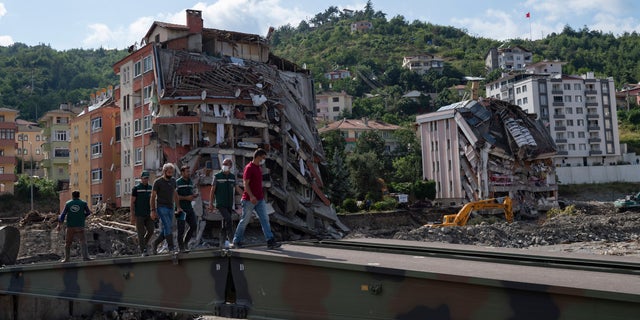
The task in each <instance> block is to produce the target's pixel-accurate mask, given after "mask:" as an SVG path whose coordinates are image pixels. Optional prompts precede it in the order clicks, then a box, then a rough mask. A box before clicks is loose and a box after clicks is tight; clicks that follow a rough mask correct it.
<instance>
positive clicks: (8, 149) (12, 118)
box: [0, 108, 18, 194]
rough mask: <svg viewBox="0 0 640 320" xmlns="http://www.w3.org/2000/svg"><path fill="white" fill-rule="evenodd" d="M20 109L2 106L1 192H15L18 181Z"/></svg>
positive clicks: (0, 144)
mask: <svg viewBox="0 0 640 320" xmlns="http://www.w3.org/2000/svg"><path fill="white" fill-rule="evenodd" d="M17 117H18V111H17V110H14V109H9V108H0V194H3V193H13V189H14V185H15V182H16V178H17V177H16V175H15V173H14V172H15V169H16V162H17V161H16V150H17V147H16V131H17V130H18V126H17V124H16V118H17Z"/></svg>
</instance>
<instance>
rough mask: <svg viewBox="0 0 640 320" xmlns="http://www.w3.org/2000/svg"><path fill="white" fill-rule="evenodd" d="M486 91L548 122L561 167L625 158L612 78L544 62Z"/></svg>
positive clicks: (503, 80)
mask: <svg viewBox="0 0 640 320" xmlns="http://www.w3.org/2000/svg"><path fill="white" fill-rule="evenodd" d="M486 94H487V96H488V97H490V98H496V99H500V100H504V101H507V102H509V103H512V104H516V105H518V106H520V107H522V109H523V110H525V111H526V112H528V113H530V114H536V117H537V118H538V119H540V120H542V122H543V123H544V125H545V127H546V128H547V130H549V133H550V135H551V137H552V138H553V139H554V141H555V143H556V147H557V151H558V152H557V155H556V157H555V158H554V163H555V165H556V166H560V167H562V166H566V167H570V166H572V167H576V166H600V165H610V164H616V163H617V162H618V161H620V159H621V149H620V139H619V133H618V118H617V113H616V100H615V87H614V83H613V79H612V78H607V79H596V78H595V77H594V75H593V73H588V74H586V75H583V76H569V75H562V63H560V62H540V63H536V64H535V65H532V66H529V67H527V71H526V72H525V73H521V74H515V75H509V76H506V77H503V78H501V79H498V80H496V81H494V82H491V83H488V84H487V85H486Z"/></svg>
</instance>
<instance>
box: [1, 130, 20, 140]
mask: <svg viewBox="0 0 640 320" xmlns="http://www.w3.org/2000/svg"><path fill="white" fill-rule="evenodd" d="M15 139H16V132H15V130H13V129H0V140H15Z"/></svg>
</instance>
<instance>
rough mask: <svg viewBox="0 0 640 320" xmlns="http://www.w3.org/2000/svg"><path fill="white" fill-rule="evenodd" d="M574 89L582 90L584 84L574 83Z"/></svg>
mask: <svg viewBox="0 0 640 320" xmlns="http://www.w3.org/2000/svg"><path fill="white" fill-rule="evenodd" d="M573 90H582V84H580V83H574V84H573Z"/></svg>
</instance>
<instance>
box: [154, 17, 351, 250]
mask: <svg viewBox="0 0 640 320" xmlns="http://www.w3.org/2000/svg"><path fill="white" fill-rule="evenodd" d="M200 14H201V13H200V11H196V10H187V26H176V25H172V24H166V23H159V22H156V23H154V25H153V26H152V28H151V29H150V30H149V32H148V33H147V35H146V37H145V39H144V40H145V42H147V43H152V44H153V51H152V52H153V64H154V67H153V69H154V73H155V75H154V87H153V89H152V91H153V92H151V94H150V95H151V96H150V101H151V103H150V106H149V109H150V111H151V115H152V119H153V120H152V122H153V131H154V135H153V136H152V140H153V142H155V143H156V144H157V149H158V150H159V152H158V155H159V156H161V157H162V159H161V162H162V163H164V162H173V163H176V164H177V165H178V166H182V165H188V166H190V168H191V171H192V177H193V178H194V182H195V183H197V184H198V185H199V186H200V189H201V193H202V194H206V195H208V190H209V188H210V185H211V182H212V177H213V175H214V174H215V173H216V172H218V171H219V170H220V168H221V163H222V161H223V160H224V159H226V158H231V159H232V160H233V161H234V165H235V168H234V170H235V171H234V172H236V173H237V176H238V179H239V180H240V181H241V180H242V168H243V167H244V166H245V165H246V164H247V163H248V162H249V161H251V158H252V155H253V152H254V151H255V150H256V149H257V148H263V149H265V150H266V151H267V152H268V154H269V157H268V160H267V162H266V164H265V165H264V166H263V174H264V187H265V194H266V200H267V203H268V207H269V209H270V214H271V221H272V224H277V225H280V226H282V227H284V228H280V229H279V231H281V232H286V234H283V235H282V236H283V238H285V240H295V239H299V238H305V237H310V236H311V237H320V238H322V237H333V238H340V237H342V235H343V233H344V232H345V231H348V228H347V227H346V226H345V225H343V224H342V223H341V222H340V221H339V219H338V218H337V215H336V212H335V209H334V208H333V207H332V206H331V205H330V202H329V200H328V199H327V197H326V196H325V194H324V193H323V191H322V188H323V186H324V185H323V181H322V178H321V176H320V167H321V166H322V165H323V163H324V151H323V149H322V145H321V140H320V138H319V135H318V132H317V130H316V128H315V124H314V121H313V116H314V112H315V100H314V92H313V83H312V78H311V76H310V74H309V72H308V71H307V70H304V69H302V68H299V67H298V66H296V65H295V64H294V63H291V62H289V61H286V60H284V59H281V58H278V57H276V56H274V55H273V54H271V53H270V49H269V47H268V45H267V43H268V41H267V39H265V38H263V37H261V36H259V35H251V34H244V33H238V32H230V31H224V30H216V29H207V28H202V19H201V17H200ZM158 169H159V167H158ZM237 196H238V195H237ZM206 198H208V197H206ZM199 199H200V200H199V201H202V200H208V199H202V197H199ZM196 210H202V205H196ZM205 216H206V215H205Z"/></svg>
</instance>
